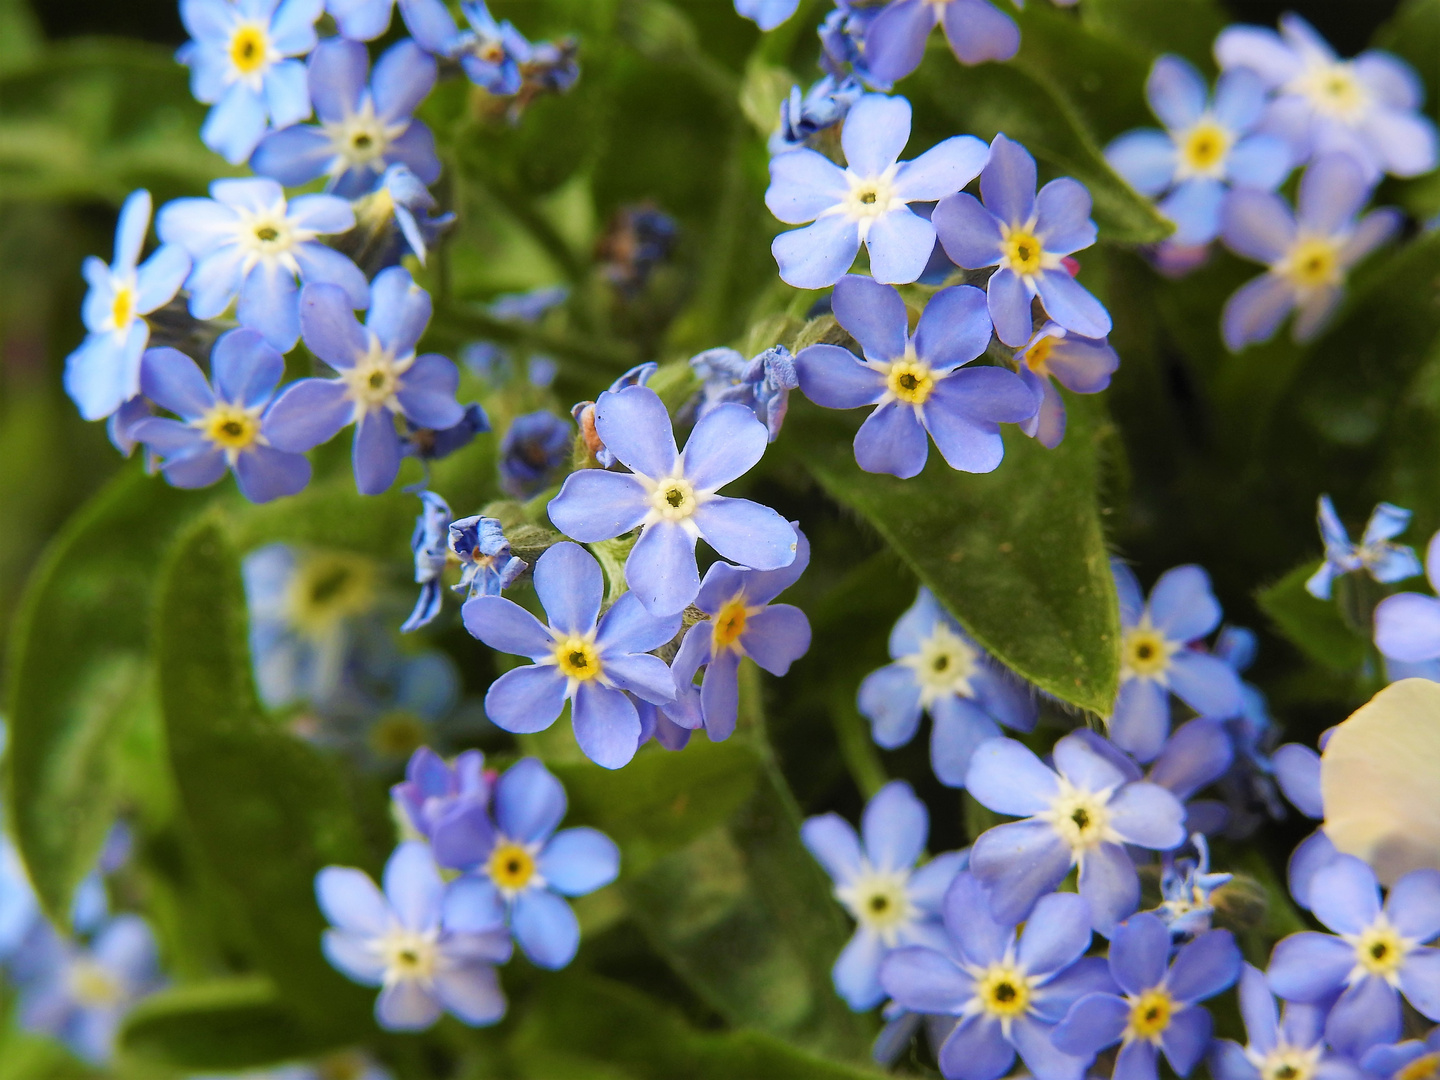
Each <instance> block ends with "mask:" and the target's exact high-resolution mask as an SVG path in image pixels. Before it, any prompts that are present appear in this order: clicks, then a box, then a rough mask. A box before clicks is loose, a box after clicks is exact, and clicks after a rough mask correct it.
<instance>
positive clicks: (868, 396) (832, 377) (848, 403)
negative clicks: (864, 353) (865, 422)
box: [795, 278, 903, 409]
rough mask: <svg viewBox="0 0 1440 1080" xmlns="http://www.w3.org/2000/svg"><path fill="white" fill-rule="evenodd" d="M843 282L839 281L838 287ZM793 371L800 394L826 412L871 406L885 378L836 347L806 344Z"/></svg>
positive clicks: (879, 392) (882, 388)
mask: <svg viewBox="0 0 1440 1080" xmlns="http://www.w3.org/2000/svg"><path fill="white" fill-rule="evenodd" d="M846 280H847V279H845V278H841V279H840V281H841V284H843V283H844V282H845V281H846ZM836 288H837V289H838V288H839V286H838V285H837V286H836ZM902 349H903V346H902ZM795 371H796V374H797V375H798V376H799V378H800V391H801V392H802V393H803V394H804V395H805V396H806V397H808V398H809V399H810V400H811V401H813V402H815V404H817V405H821V406H823V407H825V408H827V409H858V408H860V407H861V406H863V405H873V404H874V403H875V402H877V401H879V400H880V398H881V396H882V395H883V394H884V393H885V377H884V376H883V375H881V374H880V373H879V372H878V371H876V370H875V369H874V368H872V367H869V366H868V365H866V364H862V363H861V362H860V361H859V359H857V358H856V356H855V354H854V353H852V352H850V351H849V350H848V349H842V348H840V347H839V346H837V345H810V346H807V347H806V348H804V349H801V350H800V353H799V355H798V356H796V357H795Z"/></svg>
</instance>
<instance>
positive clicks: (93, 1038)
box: [19, 914, 160, 1065]
mask: <svg viewBox="0 0 1440 1080" xmlns="http://www.w3.org/2000/svg"><path fill="white" fill-rule="evenodd" d="M42 935H43V940H35V941H33V942H32V944H31V945H28V946H27V949H29V948H34V949H36V950H37V952H38V953H40V954H43V955H36V956H34V957H32V958H31V960H32V961H33V964H32V967H31V969H30V970H31V973H32V978H30V979H28V980H25V981H24V982H23V983H22V986H21V992H20V1007H19V1017H20V1026H21V1027H22V1028H24V1029H25V1030H27V1031H34V1032H40V1033H43V1034H46V1035H51V1036H53V1037H55V1038H57V1039H59V1040H60V1041H61V1042H63V1043H64V1044H65V1045H66V1046H67V1047H69V1048H70V1050H72V1051H73V1052H74V1053H75V1054H76V1055H77V1056H78V1057H81V1058H83V1059H84V1060H85V1061H88V1062H90V1063H91V1064H94V1065H103V1064H105V1063H106V1062H108V1061H110V1059H111V1058H112V1057H113V1056H114V1052H115V1033H116V1031H117V1030H118V1029H119V1027H120V1021H121V1020H122V1019H123V1018H124V1016H125V1013H126V1012H128V1011H129V1009H130V1007H131V1006H132V1005H134V1004H135V1002H136V1001H137V1000H139V999H140V998H141V997H143V996H144V995H146V994H148V993H150V992H151V991H153V990H156V989H158V988H159V985H160V969H159V963H158V954H157V951H156V948H155V935H154V934H153V933H151V931H150V927H149V925H148V924H147V923H146V922H145V920H144V919H142V918H141V917H140V916H138V915H129V914H127V915H117V916H115V918H113V919H111V920H110V921H109V922H108V923H106V924H105V925H104V926H103V927H102V928H101V929H100V930H99V931H98V932H97V933H96V935H95V939H94V941H93V942H92V943H91V944H90V945H89V946H84V945H78V944H74V943H71V942H68V941H64V940H62V939H61V938H60V937H59V936H58V935H56V933H55V932H54V931H53V930H52V929H50V927H49V926H48V925H45V926H44V927H43V931H42Z"/></svg>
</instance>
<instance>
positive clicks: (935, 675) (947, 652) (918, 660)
mask: <svg viewBox="0 0 1440 1080" xmlns="http://www.w3.org/2000/svg"><path fill="white" fill-rule="evenodd" d="M979 659H980V654H979V652H978V651H976V649H975V647H974V646H973V645H971V644H970V643H969V642H968V641H966V640H965V639H964V638H963V637H961V636H960V635H959V634H957V633H955V631H954V630H952V629H951V628H950V627H949V626H948V625H947V624H946V623H943V622H938V623H936V624H935V629H934V630H932V631H931V632H930V636H929V637H927V638H925V640H923V641H922V642H920V648H919V649H918V650H917V651H916V652H914V653H912V654H910V655H909V656H906V657H902V658H901V660H900V663H902V664H904V665H905V666H906V667H908V668H910V669H911V670H912V671H914V672H915V679H916V681H917V682H918V683H919V684H920V704H921V706H922V707H923V708H929V707H930V705H931V704H933V703H934V702H935V701H937V700H939V699H940V698H943V697H949V696H950V695H952V694H958V695H960V696H961V697H972V696H973V695H974V690H973V689H972V688H971V686H970V680H971V678H972V677H974V675H975V671H976V668H977V666H978V663H979Z"/></svg>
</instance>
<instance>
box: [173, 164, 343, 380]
mask: <svg viewBox="0 0 1440 1080" xmlns="http://www.w3.org/2000/svg"><path fill="white" fill-rule="evenodd" d="M210 194H211V196H212V198H209V199H176V200H174V201H173V202H169V203H166V204H165V205H164V206H162V207H161V208H160V217H159V219H158V220H157V222H156V231H157V232H158V233H159V234H160V239H161V240H163V241H165V242H166V243H175V244H179V245H180V246H181V247H183V248H185V250H187V251H188V252H190V255H191V258H192V259H193V260H194V264H195V265H194V268H193V269H192V270H191V271H190V276H189V278H188V279H187V280H186V282H185V287H186V288H188V289H189V290H190V314H191V315H193V316H195V318H197V319H214V318H217V317H218V316H219V315H221V314H222V313H223V312H224V311H225V309H226V308H227V307H229V306H230V304H231V302H232V301H233V300H235V298H236V296H237V295H238V296H239V305H238V307H237V308H236V315H237V317H238V318H239V319H240V322H241V323H242V324H243V325H245V326H248V327H250V328H251V329H252V330H257V331H259V332H260V333H261V334H262V335H263V336H264V338H265V340H266V341H268V342H270V344H271V345H274V346H275V348H277V349H279V350H280V351H281V352H282V353H283V352H289V351H290V350H291V349H293V348H294V347H295V342H296V341H298V340H299V338H300V290H299V288H298V286H297V285H296V283H295V280H296V278H297V277H298V278H299V279H300V280H301V281H304V282H309V283H312V284H313V283H322V282H323V283H326V284H330V285H333V286H337V287H338V288H340V289H343V290H344V293H345V298H346V300H347V301H348V302H349V306H350V307H352V308H363V307H368V306H369V304H370V285H369V283H368V282H367V281H366V280H365V275H364V274H362V273H361V272H360V268H359V267H358V266H356V265H355V264H354V263H353V262H351V261H350V260H349V259H347V258H346V257H345V256H344V255H341V254H340V253H339V252H338V251H336V250H335V249H334V248H330V247H326V246H325V245H324V244H322V243H320V241H319V240H318V239H317V238H318V237H320V236H322V235H326V234H332V233H343V232H347V231H349V230H350V229H352V228H354V226H355V214H354V213H353V212H352V211H351V209H350V204H349V203H348V202H346V201H345V200H344V199H341V198H339V197H337V196H335V195H301V196H299V197H297V198H296V199H295V200H294V201H292V202H290V203H288V204H287V203H286V201H285V192H284V191H283V190H282V189H281V187H280V185H279V184H277V183H276V182H275V181H274V180H267V179H249V180H216V181H215V182H214V183H213V184H211V185H210Z"/></svg>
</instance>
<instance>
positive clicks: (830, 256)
mask: <svg viewBox="0 0 1440 1080" xmlns="http://www.w3.org/2000/svg"><path fill="white" fill-rule="evenodd" d="M787 156H788V155H787ZM859 250H860V227H859V225H857V224H856V223H855V221H854V220H853V219H852V218H849V217H846V216H845V215H843V214H834V215H831V216H829V217H823V218H821V219H820V220H819V221H817V222H815V224H813V225H807V226H806V227H805V228H803V229H793V230H791V231H790V232H783V233H781V234H780V235H779V236H777V237H775V239H774V240H773V241H771V244H770V251H771V253H772V254H773V255H774V256H775V262H776V264H777V265H778V266H779V268H780V278H781V280H783V281H784V282H785V283H786V284H787V285H793V286H795V288H797V289H824V288H827V287H829V286H831V285H833V284H835V282H836V281H838V280H839V279H840V276H841V275H842V274H844V273H845V271H847V270H849V269H850V264H851V263H853V262H854V261H855V254H856V252H858V251H859Z"/></svg>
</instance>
